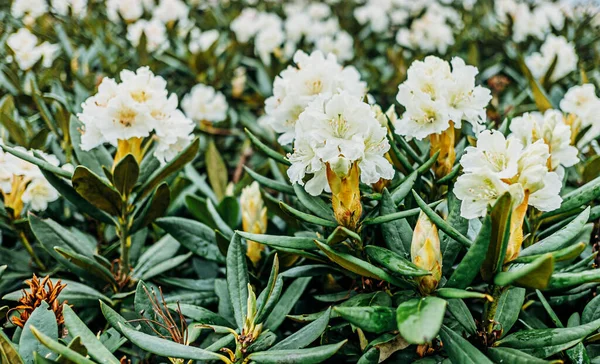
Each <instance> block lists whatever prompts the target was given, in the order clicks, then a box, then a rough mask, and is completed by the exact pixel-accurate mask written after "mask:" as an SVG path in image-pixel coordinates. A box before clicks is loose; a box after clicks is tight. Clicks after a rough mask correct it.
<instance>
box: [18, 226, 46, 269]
mask: <svg viewBox="0 0 600 364" xmlns="http://www.w3.org/2000/svg"><path fill="white" fill-rule="evenodd" d="M19 237H20V238H21V241H22V242H23V246H25V250H27V252H28V253H29V255H30V256H31V259H33V261H34V262H35V264H36V265H37V266H38V267H39V268H40V269H41V270H46V266H45V265H44V263H42V261H41V260H40V258H39V257H38V256H37V254H35V251H34V250H33V247H32V246H31V244H30V243H29V240H28V239H27V236H26V235H25V233H24V232H22V231H19Z"/></svg>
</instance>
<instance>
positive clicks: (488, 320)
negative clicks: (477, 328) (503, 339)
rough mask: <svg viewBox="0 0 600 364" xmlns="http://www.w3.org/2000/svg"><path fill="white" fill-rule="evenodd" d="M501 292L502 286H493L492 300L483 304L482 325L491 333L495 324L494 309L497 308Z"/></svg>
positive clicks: (502, 290)
mask: <svg viewBox="0 0 600 364" xmlns="http://www.w3.org/2000/svg"><path fill="white" fill-rule="evenodd" d="M502 292H504V287H501V286H493V287H492V298H493V299H494V300H493V301H492V302H488V303H487V304H486V306H485V311H484V315H485V317H484V320H483V325H485V331H486V332H487V333H488V334H491V333H492V332H493V331H494V326H495V325H496V322H495V321H494V317H495V316H496V309H498V301H500V296H502Z"/></svg>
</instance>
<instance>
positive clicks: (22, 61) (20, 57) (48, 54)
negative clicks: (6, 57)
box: [6, 28, 60, 71]
mask: <svg viewBox="0 0 600 364" xmlns="http://www.w3.org/2000/svg"><path fill="white" fill-rule="evenodd" d="M6 44H7V45H8V47H9V48H10V49H11V50H12V51H13V53H14V54H15V56H14V59H15V61H16V62H17V65H18V66H19V68H20V69H22V70H23V71H26V70H28V69H30V68H31V67H33V66H34V65H35V64H36V63H37V62H38V61H39V60H40V59H41V60H42V67H44V68H49V67H52V62H54V60H55V59H56V57H57V56H58V53H59V52H60V46H58V45H57V44H51V43H48V42H43V43H42V44H39V45H38V38H37V37H36V36H35V35H34V34H33V33H31V32H30V31H29V29H27V28H21V29H19V30H18V31H17V32H15V33H13V34H11V35H9V36H8V38H7V39H6Z"/></svg>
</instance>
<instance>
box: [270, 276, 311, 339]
mask: <svg viewBox="0 0 600 364" xmlns="http://www.w3.org/2000/svg"><path fill="white" fill-rule="evenodd" d="M310 280H311V277H305V278H297V279H296V280H294V281H293V282H292V284H290V286H289V287H288V288H287V289H286V290H285V292H284V293H283V295H281V298H280V299H279V302H277V304H276V305H275V307H273V311H271V313H270V314H269V317H267V320H266V321H265V323H264V325H265V327H266V328H267V329H269V330H271V331H275V330H277V328H278V327H279V326H280V325H281V324H282V323H283V320H285V317H286V316H287V315H288V314H289V313H290V312H291V311H292V309H293V308H294V306H295V305H296V303H297V302H298V300H299V299H300V297H301V296H302V293H304V290H305V289H306V287H307V286H308V283H309V282H310Z"/></svg>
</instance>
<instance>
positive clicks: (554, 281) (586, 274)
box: [546, 269, 600, 289]
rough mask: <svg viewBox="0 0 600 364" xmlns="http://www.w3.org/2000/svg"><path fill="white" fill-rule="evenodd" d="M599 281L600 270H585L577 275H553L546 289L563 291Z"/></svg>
mask: <svg viewBox="0 0 600 364" xmlns="http://www.w3.org/2000/svg"><path fill="white" fill-rule="evenodd" d="M599 280H600V269H592V270H586V271H583V272H577V273H555V274H553V275H552V276H551V277H550V282H549V283H548V286H547V287H546V289H565V288H570V287H575V286H579V285H581V284H584V283H588V282H598V281H599Z"/></svg>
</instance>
